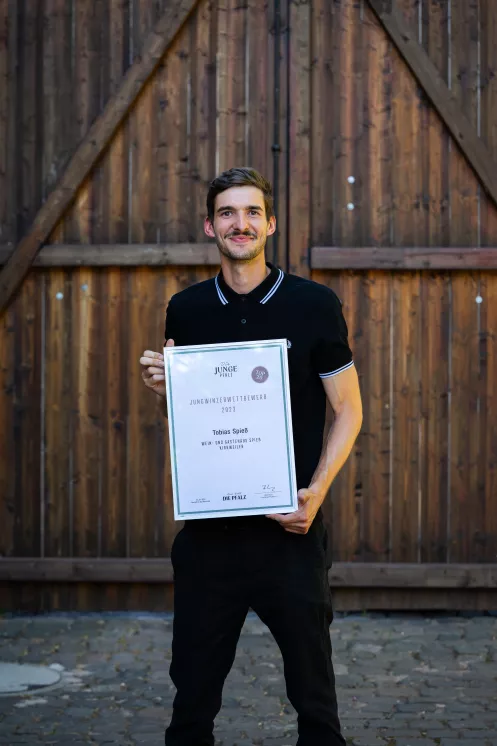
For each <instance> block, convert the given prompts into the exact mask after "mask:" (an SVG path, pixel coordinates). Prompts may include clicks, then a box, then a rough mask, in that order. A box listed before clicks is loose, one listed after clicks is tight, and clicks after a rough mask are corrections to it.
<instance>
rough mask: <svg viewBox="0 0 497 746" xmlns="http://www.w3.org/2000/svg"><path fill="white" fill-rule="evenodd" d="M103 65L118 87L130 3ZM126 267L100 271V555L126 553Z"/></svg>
mask: <svg viewBox="0 0 497 746" xmlns="http://www.w3.org/2000/svg"><path fill="white" fill-rule="evenodd" d="M106 25H107V28H108V39H107V44H105V43H104V53H105V50H107V54H108V58H107V60H106V63H107V70H106V74H105V75H104V76H103V87H104V90H103V96H104V98H108V97H109V96H111V95H113V94H114V93H115V91H116V90H117V89H118V87H119V85H120V83H121V80H122V78H123V76H124V74H125V72H126V69H127V67H128V65H129V63H130V55H129V46H130V41H129V27H130V24H129V4H128V2H127V1H125V2H123V1H122V0H112V2H111V3H110V4H109V5H108V17H107V24H106ZM128 144H129V122H128V121H126V122H125V123H124V124H123V125H122V126H121V128H120V129H119V130H118V132H117V133H116V135H115V137H114V138H113V140H112V142H111V144H110V147H109V151H108V156H107V158H106V160H105V162H104V173H103V180H104V187H103V191H104V194H103V199H104V213H103V226H102V234H103V235H104V236H106V237H107V239H108V240H110V241H125V240H126V238H127V224H126V223H127V221H126V216H127V213H128V179H129V160H128ZM127 282H128V278H127V273H126V271H125V270H122V269H120V268H115V269H114V268H112V269H110V268H109V269H108V270H106V271H104V272H102V275H101V290H102V296H101V298H102V304H101V307H100V309H101V311H100V313H101V316H100V323H101V325H102V329H101V340H102V344H101V348H100V356H101V369H102V379H103V380H102V392H101V395H102V405H101V406H102V452H101V496H100V511H101V513H100V527H101V543H100V554H101V555H102V556H104V557H105V556H125V555H126V437H127V416H126V415H127V407H128V402H127V396H126V393H127V391H126V389H127V387H126V361H127V353H126V350H127V345H128V334H127V325H126V310H127V304H128V287H127Z"/></svg>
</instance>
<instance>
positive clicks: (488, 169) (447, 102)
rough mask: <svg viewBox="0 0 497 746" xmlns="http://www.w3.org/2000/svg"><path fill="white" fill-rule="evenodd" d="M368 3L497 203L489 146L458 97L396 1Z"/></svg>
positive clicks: (496, 168) (372, 0)
mask: <svg viewBox="0 0 497 746" xmlns="http://www.w3.org/2000/svg"><path fill="white" fill-rule="evenodd" d="M368 2H369V4H370V5H371V7H372V8H373V10H374V11H375V13H376V15H377V16H378V18H379V20H380V21H381V23H382V24H383V26H384V28H385V30H386V31H387V33H388V35H389V36H390V38H391V39H392V41H393V42H394V44H395V46H396V47H397V49H398V50H399V52H400V54H401V55H402V57H403V59H404V60H405V61H406V63H407V64H408V65H409V68H410V69H411V71H412V72H413V74H414V75H415V76H416V78H417V80H418V81H419V82H420V84H421V86H422V87H423V90H424V93H425V94H426V95H427V96H428V98H429V99H430V101H431V103H432V104H433V106H434V107H435V109H436V110H437V111H438V113H439V114H440V116H441V117H442V119H443V121H444V123H445V125H446V126H447V127H448V129H449V130H450V132H451V134H452V136H453V137H454V139H455V140H456V142H457V144H458V145H459V147H460V148H461V150H462V152H463V153H464V155H465V156H466V158H467V159H468V162H469V164H470V165H471V167H472V169H473V170H474V171H475V173H476V174H477V176H478V178H479V179H480V181H481V183H482V184H483V186H484V187H485V189H486V190H487V192H488V194H489V195H490V196H491V198H492V199H493V201H494V203H496V204H497V176H496V174H497V166H496V165H495V162H494V159H493V158H492V155H491V153H490V152H489V150H488V148H486V147H485V145H484V143H483V142H482V141H481V140H480V139H479V137H478V133H477V131H476V128H475V127H474V126H473V125H472V124H471V123H470V122H469V121H468V118H467V115H465V114H463V113H462V111H461V106H460V102H459V100H458V99H457V97H455V96H454V94H453V93H452V92H451V91H450V90H449V88H448V87H447V84H446V83H445V81H444V80H443V79H442V77H441V76H440V74H439V72H438V70H437V68H436V67H435V65H434V64H433V63H432V62H431V60H430V58H429V57H428V55H427V54H426V52H425V51H424V49H423V48H422V47H421V46H420V44H419V42H418V41H417V40H416V39H415V38H413V36H412V34H411V33H410V30H409V27H408V25H407V23H406V22H405V21H404V19H403V18H402V16H401V14H400V12H399V11H398V9H397V8H396V5H395V3H394V4H393V5H392V12H391V13H390V12H386V11H385V9H384V5H383V2H382V0H368ZM452 28H454V24H452Z"/></svg>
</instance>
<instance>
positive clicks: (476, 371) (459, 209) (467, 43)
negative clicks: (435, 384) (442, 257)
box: [448, 0, 484, 562]
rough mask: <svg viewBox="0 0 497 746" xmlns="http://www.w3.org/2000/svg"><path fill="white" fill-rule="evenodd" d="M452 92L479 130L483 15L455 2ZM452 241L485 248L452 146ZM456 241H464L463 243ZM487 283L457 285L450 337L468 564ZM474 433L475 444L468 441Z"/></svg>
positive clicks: (452, 525) (454, 525)
mask: <svg viewBox="0 0 497 746" xmlns="http://www.w3.org/2000/svg"><path fill="white" fill-rule="evenodd" d="M451 14H452V15H451V50H452V55H451V90H452V92H453V95H454V96H455V98H456V100H457V101H458V104H459V106H460V107H461V109H462V110H463V112H464V113H465V115H466V116H467V117H468V119H469V120H470V122H471V124H472V126H473V127H474V128H475V130H476V126H477V118H478V34H479V31H478V8H477V6H476V4H475V3H465V2H461V1H460V0H455V2H453V3H452V6H451ZM449 169H450V170H449V178H450V204H451V221H450V238H451V243H454V242H455V241H456V240H458V241H459V242H460V244H461V245H467V246H478V245H479V227H478V219H479V185H478V183H477V180H476V178H475V177H474V174H473V172H472V170H471V168H470V167H469V166H468V164H467V162H466V160H465V159H464V157H463V156H462V155H461V154H460V152H459V151H458V150H457V148H455V147H454V146H453V145H451V149H450V157H449ZM456 236H457V239H456ZM479 288H480V280H479V275H478V273H477V272H465V273H463V272H460V273H455V274H454V275H453V276H452V277H451V302H452V314H451V335H450V346H451V349H450V358H451V377H450V390H451V398H450V408H451V415H450V416H451V420H450V467H449V468H450V472H449V478H450V506H449V516H448V520H449V547H448V558H449V560H450V561H452V562H454V561H469V560H470V559H471V558H472V556H473V553H474V552H475V551H478V534H479V532H480V531H482V530H484V526H483V525H482V524H483V515H482V505H481V503H480V502H479V501H478V499H477V494H478V490H477V480H478V451H479V433H480V411H481V402H480V385H479V376H480V355H479V346H478V335H479V307H478V304H477V303H476V297H477V296H478V294H479ZM468 432H469V433H471V437H469V438H468Z"/></svg>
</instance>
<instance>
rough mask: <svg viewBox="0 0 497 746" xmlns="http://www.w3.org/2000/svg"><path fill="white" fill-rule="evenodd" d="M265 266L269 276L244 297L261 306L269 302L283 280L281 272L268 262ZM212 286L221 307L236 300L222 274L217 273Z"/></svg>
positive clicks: (233, 292) (236, 295) (283, 275)
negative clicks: (268, 270) (267, 268)
mask: <svg viewBox="0 0 497 746" xmlns="http://www.w3.org/2000/svg"><path fill="white" fill-rule="evenodd" d="M267 266H268V267H269V269H270V273H269V275H268V276H267V277H266V279H265V280H263V282H261V284H260V285H258V286H257V287H256V288H254V289H253V290H252V291H251V292H250V293H248V295H247V296H246V297H247V299H249V298H250V299H251V300H252V301H259V303H261V304H263V305H264V304H266V303H267V302H268V301H269V300H271V298H272V297H273V295H274V294H275V293H276V292H277V290H278V288H279V287H280V285H281V283H282V282H283V280H284V278H285V273H284V272H283V270H281V269H279V268H277V267H274V266H273V265H272V264H270V263H269V262H267ZM214 284H215V287H216V292H217V295H218V298H219V300H220V301H221V303H222V304H223V306H226V305H227V304H228V303H229V302H230V301H236V300H237V297H238V294H237V293H235V291H234V290H232V289H231V288H230V287H229V285H227V284H226V282H225V280H224V278H223V275H222V272H219V274H218V275H216V277H215V278H214Z"/></svg>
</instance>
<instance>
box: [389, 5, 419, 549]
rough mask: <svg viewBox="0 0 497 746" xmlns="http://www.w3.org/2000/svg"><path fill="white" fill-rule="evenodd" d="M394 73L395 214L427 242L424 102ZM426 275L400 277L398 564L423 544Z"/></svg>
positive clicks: (395, 411) (396, 314)
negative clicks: (422, 282) (423, 285)
mask: <svg viewBox="0 0 497 746" xmlns="http://www.w3.org/2000/svg"><path fill="white" fill-rule="evenodd" d="M396 7H397V8H398V12H399V13H400V12H402V14H403V17H404V18H405V22H406V24H408V25H409V27H413V28H415V27H416V21H417V3H415V2H413V0H403V2H399V3H396ZM393 55H394V62H393V66H394V73H393V77H392V116H393V132H392V135H393V152H392V157H393V176H392V186H393V195H394V197H393V200H394V202H393V214H392V219H393V223H392V236H393V243H394V245H395V246H399V247H402V246H412V245H416V244H419V243H420V242H421V243H422V242H423V239H424V230H423V220H424V217H425V216H424V213H423V211H422V204H421V193H422V167H421V158H420V156H421V147H422V139H421V101H420V91H419V89H418V86H417V83H416V80H415V79H414V78H413V76H412V74H411V72H410V71H409V70H408V68H407V67H406V66H405V65H404V64H403V63H402V60H401V59H399V58H398V56H397V53H396V52H395V51H394V52H393ZM420 314H421V303H420V274H419V273H418V272H411V273H409V274H407V273H402V274H397V273H396V274H394V275H393V276H392V296H391V324H392V327H391V334H392V337H391V344H392V357H393V359H392V395H393V400H392V428H393V430H392V444H393V450H392V483H391V531H392V534H391V547H392V554H391V559H392V561H394V562H395V561H397V562H400V561H402V562H414V561H417V560H419V549H420V511H421V504H420V497H421V496H420V479H421V468H422V465H421V458H420V445H421V444H420V382H421V377H420V365H421V338H420V331H421V327H420Z"/></svg>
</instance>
